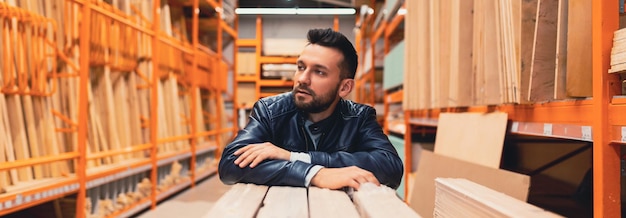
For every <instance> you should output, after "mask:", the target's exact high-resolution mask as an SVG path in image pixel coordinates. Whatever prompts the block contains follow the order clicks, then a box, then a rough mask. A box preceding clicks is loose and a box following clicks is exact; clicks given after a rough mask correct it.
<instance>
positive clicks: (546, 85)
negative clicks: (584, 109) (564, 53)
mask: <svg viewBox="0 0 626 218" xmlns="http://www.w3.org/2000/svg"><path fill="white" fill-rule="evenodd" d="M558 3H559V2H558V1H553V0H539V2H538V4H537V16H536V20H537V22H536V23H535V36H534V41H535V42H534V44H533V53H532V59H531V65H530V83H529V85H530V88H529V93H528V100H529V101H531V102H538V101H548V100H552V99H553V97H554V77H555V69H556V65H555V63H556V39H557V21H558Z"/></svg>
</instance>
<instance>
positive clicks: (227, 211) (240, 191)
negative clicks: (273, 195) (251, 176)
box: [204, 183, 269, 218]
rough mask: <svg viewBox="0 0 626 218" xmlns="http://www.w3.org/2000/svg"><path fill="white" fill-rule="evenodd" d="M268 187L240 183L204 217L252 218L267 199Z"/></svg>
mask: <svg viewBox="0 0 626 218" xmlns="http://www.w3.org/2000/svg"><path fill="white" fill-rule="evenodd" d="M268 188H269V187H268V186H261V185H254V184H243V183H238V184H235V185H233V186H232V188H231V189H230V190H229V191H228V192H226V193H225V194H224V195H223V196H222V197H221V198H220V199H219V200H217V202H215V205H214V206H213V208H212V209H211V210H210V211H209V212H208V213H207V214H206V215H205V216H204V217H205V218H213V217H241V218H252V217H254V215H255V214H256V212H257V210H258V208H259V206H261V203H262V201H263V198H265V193H266V192H267V190H268Z"/></svg>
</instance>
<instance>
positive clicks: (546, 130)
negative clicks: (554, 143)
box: [543, 123, 552, 136]
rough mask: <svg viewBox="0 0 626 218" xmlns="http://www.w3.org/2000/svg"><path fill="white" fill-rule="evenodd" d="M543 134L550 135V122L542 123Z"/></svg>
mask: <svg viewBox="0 0 626 218" xmlns="http://www.w3.org/2000/svg"><path fill="white" fill-rule="evenodd" d="M543 134H544V135H547V136H551V135H552V123H544V124H543Z"/></svg>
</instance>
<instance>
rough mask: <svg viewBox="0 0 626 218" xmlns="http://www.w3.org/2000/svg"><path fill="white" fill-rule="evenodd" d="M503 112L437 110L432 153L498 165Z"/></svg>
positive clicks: (502, 130) (503, 119)
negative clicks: (437, 118)
mask: <svg viewBox="0 0 626 218" xmlns="http://www.w3.org/2000/svg"><path fill="white" fill-rule="evenodd" d="M506 124H507V114H506V113H503V112H493V113H471V112H469V113H441V114H439V124H438V125H437V136H436V138H435V153H437V154H440V155H444V156H447V157H453V158H457V159H459V160H465V161H468V162H472V163H475V164H480V165H483V166H487V167H492V168H499V167H500V159H501V157H502V149H503V147H504V135H505V134H506Z"/></svg>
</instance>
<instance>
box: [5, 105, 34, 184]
mask: <svg viewBox="0 0 626 218" xmlns="http://www.w3.org/2000/svg"><path fill="white" fill-rule="evenodd" d="M6 103H7V111H8V114H11V116H10V117H9V126H10V127H9V129H10V130H11V138H12V139H13V150H14V151H15V160H27V159H29V158H30V153H29V151H28V141H27V139H26V129H25V127H24V114H23V112H22V103H21V101H20V96H19V95H10V96H8V97H7V101H6ZM17 171H18V178H19V181H30V180H32V179H33V171H32V167H31V166H27V167H21V168H19V169H18V170H17Z"/></svg>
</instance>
